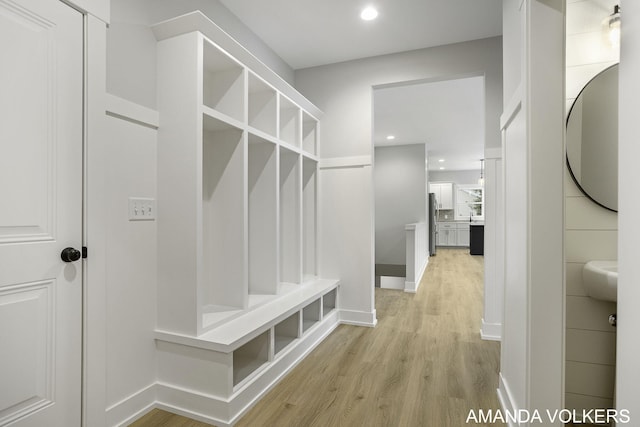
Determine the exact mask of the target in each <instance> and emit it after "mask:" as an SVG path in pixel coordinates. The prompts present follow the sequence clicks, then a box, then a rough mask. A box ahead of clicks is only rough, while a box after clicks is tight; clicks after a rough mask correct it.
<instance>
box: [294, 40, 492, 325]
mask: <svg viewBox="0 0 640 427" xmlns="http://www.w3.org/2000/svg"><path fill="white" fill-rule="evenodd" d="M473 75H475V76H477V75H483V76H484V77H485V114H486V119H485V138H484V139H485V146H487V147H500V143H501V136H500V126H499V124H500V114H501V112H502V38H501V37H493V38H488V39H482V40H475V41H471V42H466V43H457V44H452V45H446V46H439V47H434V48H428V49H420V50H415V51H410V52H404V53H398V54H392V55H383V56H378V57H373V58H366V59H361V60H355V61H348V62H342V63H339V64H332V65H326V66H320V67H312V68H307V69H303V70H297V71H296V73H295V86H296V88H297V89H298V90H299V91H300V92H301V93H302V94H303V95H304V96H306V97H307V98H308V99H309V100H310V101H311V102H313V103H314V104H315V105H316V106H318V107H319V108H320V109H321V110H323V111H324V113H325V114H324V116H323V119H322V124H321V126H322V145H321V153H320V154H321V157H323V158H347V159H345V162H344V166H342V167H340V168H326V169H322V170H321V173H320V181H321V186H322V194H321V196H320V198H321V204H322V205H321V209H322V215H321V218H322V223H323V239H322V242H321V253H322V254H323V256H322V258H321V260H320V268H321V271H322V272H324V273H326V275H327V276H328V277H332V274H331V273H334V272H336V273H339V274H340V276H339V277H340V279H341V283H342V285H341V286H342V287H341V294H340V298H341V302H340V304H341V306H342V307H343V308H344V309H346V310H352V311H354V312H363V313H364V312H367V313H372V314H375V308H374V302H373V287H374V286H373V285H374V275H373V262H374V232H375V230H374V227H375V224H374V220H373V216H372V215H371V211H372V209H373V199H372V197H373V171H372V168H371V160H370V158H371V157H372V156H373V146H372V120H373V114H372V111H373V110H372V106H373V89H374V88H375V87H378V86H382V85H388V84H393V83H402V82H416V81H430V80H431V81H434V80H438V79H447V78H454V77H461V76H473ZM349 158H355V160H354V163H353V165H352V166H351V167H349V166H347V164H348V163H349V161H350V160H351V159H349ZM366 158H369V163H368V165H367V162H366V160H365V159H366ZM356 160H357V161H356ZM336 194H341V195H342V197H340V198H339V199H336V197H335V196H333V195H336ZM336 201H339V203H336Z"/></svg>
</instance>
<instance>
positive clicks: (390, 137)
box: [387, 135, 396, 140]
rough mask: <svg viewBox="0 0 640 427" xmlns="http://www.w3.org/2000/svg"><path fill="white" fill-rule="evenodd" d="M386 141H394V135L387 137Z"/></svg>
mask: <svg viewBox="0 0 640 427" xmlns="http://www.w3.org/2000/svg"><path fill="white" fill-rule="evenodd" d="M387 139H388V140H392V139H396V137H395V136H394V135H388V136H387Z"/></svg>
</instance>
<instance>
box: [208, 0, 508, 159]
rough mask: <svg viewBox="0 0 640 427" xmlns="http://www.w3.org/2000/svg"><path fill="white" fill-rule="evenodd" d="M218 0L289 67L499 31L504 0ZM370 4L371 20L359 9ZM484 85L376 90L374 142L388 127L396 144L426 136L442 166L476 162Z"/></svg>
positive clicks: (464, 82)
mask: <svg viewBox="0 0 640 427" xmlns="http://www.w3.org/2000/svg"><path fill="white" fill-rule="evenodd" d="M220 2H221V3H222V4H224V6H225V7H227V8H228V9H229V10H230V11H231V12H232V13H233V14H234V15H236V16H237V17H238V18H239V19H240V20H241V21H242V22H243V23H244V24H245V25H246V26H247V27H249V28H250V29H251V30H252V31H253V32H254V33H255V34H256V35H257V36H258V37H260V38H261V39H262V40H263V41H264V42H265V43H266V44H267V45H268V46H269V47H270V48H271V49H272V50H273V51H274V52H275V53H276V54H277V55H279V56H280V57H281V58H282V59H283V60H284V61H285V62H286V63H287V64H289V65H290V66H291V68H293V69H294V70H297V69H302V68H307V67H313V66H318V65H325V64H332V63H336V62H342V61H349V60H353V59H359V58H365V57H370V56H377V55H383V54H388V53H396V52H404V51H408V50H414V49H421V48H426V47H433V46H439V45H445V44H451V43H458V42H463V41H468V40H474V39H480V38H486V37H493V36H498V35H501V34H502V0H318V1H313V2H312V1H308V0H269V1H264V0H220ZM368 5H373V6H375V7H376V8H377V9H378V11H379V16H378V18H377V19H375V20H373V21H363V20H361V19H360V16H359V15H360V11H361V10H362V9H363V8H364V7H365V6H368ZM483 87H484V83H483V79H482V78H481V77H476V78H469V79H457V80H450V81H442V82H433V83H425V84H421V85H417V86H416V85H412V86H404V87H394V88H387V89H379V90H376V95H375V96H376V98H375V123H374V127H375V137H374V138H375V143H376V145H389V144H390V143H389V142H387V140H386V139H385V138H384V137H386V135H387V134H390V133H391V134H394V135H396V139H395V140H394V141H393V143H394V144H414V143H423V142H426V143H427V150H428V151H429V156H430V158H431V159H436V158H445V160H446V161H445V163H446V166H445V167H446V168H447V170H469V169H479V168H480V162H479V159H481V158H483V157H484V156H483V151H484V121H483V117H484V103H483V96H484V89H483ZM439 166H441V165H440V164H438V166H437V167H435V168H436V169H437V168H438V167H439ZM432 167H433V166H432Z"/></svg>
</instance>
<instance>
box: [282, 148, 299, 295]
mask: <svg viewBox="0 0 640 427" xmlns="http://www.w3.org/2000/svg"><path fill="white" fill-rule="evenodd" d="M300 180H301V175H300V155H299V154H297V153H295V152H293V151H290V150H288V149H286V148H284V147H280V281H281V282H285V283H300V282H301V280H302V273H301V265H300V264H301V248H300V246H301V241H300V240H301V239H300V202H301V200H300V199H301V194H300Z"/></svg>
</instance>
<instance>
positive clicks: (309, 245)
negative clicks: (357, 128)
mask: <svg viewBox="0 0 640 427" xmlns="http://www.w3.org/2000/svg"><path fill="white" fill-rule="evenodd" d="M317 169H318V163H317V162H316V161H314V160H312V159H308V158H306V157H305V158H304V160H303V163H302V263H303V264H302V275H303V281H307V280H311V279H313V278H315V277H317V276H318V270H317V265H318V261H317V241H318V230H317V227H318V219H317V215H318V211H317V197H318V178H317Z"/></svg>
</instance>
